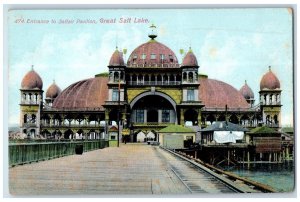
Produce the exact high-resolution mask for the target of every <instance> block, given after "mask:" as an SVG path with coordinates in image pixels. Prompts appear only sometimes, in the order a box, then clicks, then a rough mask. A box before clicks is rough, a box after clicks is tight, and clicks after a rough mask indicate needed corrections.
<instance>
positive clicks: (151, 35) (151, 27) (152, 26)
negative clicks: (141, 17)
mask: <svg viewBox="0 0 300 202" xmlns="http://www.w3.org/2000/svg"><path fill="white" fill-rule="evenodd" d="M149 28H150V30H151V31H150V33H149V34H148V37H149V38H151V40H154V39H155V38H156V37H157V31H156V26H155V25H154V24H152V25H151V26H150V27H149Z"/></svg>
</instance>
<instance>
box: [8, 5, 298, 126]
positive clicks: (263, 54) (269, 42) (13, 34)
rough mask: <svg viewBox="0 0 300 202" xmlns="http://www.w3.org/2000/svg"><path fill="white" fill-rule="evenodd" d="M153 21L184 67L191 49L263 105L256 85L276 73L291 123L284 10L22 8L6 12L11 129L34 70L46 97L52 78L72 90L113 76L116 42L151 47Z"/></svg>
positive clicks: (207, 70) (287, 13)
mask: <svg viewBox="0 0 300 202" xmlns="http://www.w3.org/2000/svg"><path fill="white" fill-rule="evenodd" d="M135 17H136V18H144V19H148V20H149V22H150V23H155V25H157V27H158V37H157V40H158V41H160V42H162V43H164V44H165V45H167V46H168V47H170V48H171V49H172V50H173V51H174V52H175V54H176V55H177V58H178V59H179V61H181V55H180V54H179V49H181V48H183V49H185V50H188V48H189V46H191V47H192V49H193V51H194V53H195V55H196V57H197V59H198V64H199V65H200V68H199V72H200V73H203V74H207V75H208V77H209V78H214V79H218V80H222V81H225V82H227V83H229V84H231V85H232V86H234V87H235V88H237V89H240V88H241V86H242V85H243V84H244V82H245V80H247V83H248V85H249V86H250V87H251V88H252V90H253V92H254V94H255V99H256V104H257V103H258V91H259V83H260V80H261V77H262V76H263V74H265V73H266V72H267V71H268V66H269V65H271V66H272V71H273V72H274V73H275V74H276V75H277V77H278V79H279V80H280V82H281V89H282V90H283V91H282V104H283V107H282V117H281V118H282V124H283V125H292V124H293V92H292V90H293V83H292V78H293V72H292V70H293V66H292V65H293V63H292V61H293V58H292V53H293V52H292V48H293V42H292V15H291V10H289V9H286V8H272V9H263V8H256V9H177V10H176V9H173V10H171V9H169V10H168V9H158V10H150V9H127V10H124V9H123V10H122V9H114V10H109V9H103V10H19V11H10V12H9V22H8V24H9V29H8V40H9V42H8V48H9V50H8V51H9V52H8V64H9V75H8V76H9V84H8V87H9V91H8V95H9V106H8V107H9V112H8V115H9V124H17V123H19V101H20V100H19V99H20V92H19V88H20V86H21V81H22V78H23V77H24V75H25V74H26V73H27V72H28V71H29V70H30V69H31V65H32V64H33V65H34V69H35V70H36V71H37V72H38V73H39V75H40V76H41V77H42V79H43V83H44V87H43V89H44V91H45V92H46V90H47V88H48V87H49V86H50V85H51V84H52V82H53V79H55V81H56V83H57V84H58V85H59V86H60V87H61V88H62V89H65V88H66V87H68V86H69V85H70V84H72V83H74V82H76V81H78V80H82V79H86V78H90V77H93V76H94V75H95V74H97V73H101V72H106V71H108V69H107V65H108V62H109V59H110V56H111V54H112V53H113V51H114V50H115V46H116V44H117V45H118V47H119V48H120V49H123V48H127V50H128V53H127V57H128V56H129V55H130V53H131V51H133V50H134V48H136V47H137V46H138V45H140V44H142V43H144V42H146V41H148V37H147V35H148V32H149V29H148V27H149V25H150V24H149V23H133V19H134V18H135ZM101 18H105V19H110V18H116V20H117V21H118V19H120V18H132V21H131V23H127V24H122V23H118V22H116V23H112V24H100V23H97V24H76V23H74V24H58V23H56V24H36V23H35V24H34V23H33V24H31V23H15V21H16V20H17V19H24V20H25V22H26V21H27V19H31V20H50V21H51V20H52V19H54V20H56V21H57V22H58V21H59V20H60V19H64V20H65V19H69V20H75V21H76V20H77V19H81V20H86V19H90V20H96V21H98V20H99V19H101Z"/></svg>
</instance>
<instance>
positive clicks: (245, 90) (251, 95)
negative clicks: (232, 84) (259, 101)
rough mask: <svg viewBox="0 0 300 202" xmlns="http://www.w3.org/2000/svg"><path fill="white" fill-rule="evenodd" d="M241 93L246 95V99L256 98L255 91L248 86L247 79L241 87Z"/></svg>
mask: <svg viewBox="0 0 300 202" xmlns="http://www.w3.org/2000/svg"><path fill="white" fill-rule="evenodd" d="M240 93H241V94H242V95H243V96H244V98H245V99H246V100H248V99H253V98H254V93H253V91H252V90H251V88H250V87H249V86H248V84H247V81H245V84H244V85H243V87H242V88H241V89H240Z"/></svg>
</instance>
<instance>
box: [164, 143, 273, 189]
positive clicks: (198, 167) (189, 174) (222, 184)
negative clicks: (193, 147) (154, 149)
mask: <svg viewBox="0 0 300 202" xmlns="http://www.w3.org/2000/svg"><path fill="white" fill-rule="evenodd" d="M160 148H161V149H163V150H164V151H167V152H168V153H170V154H171V155H173V156H174V157H175V158H176V161H177V162H181V164H179V163H177V164H174V163H172V162H170V169H171V170H172V171H173V172H174V174H175V175H176V176H177V177H178V179H179V180H180V181H181V182H182V183H183V184H184V185H185V186H186V188H187V189H188V190H189V192H190V193H272V192H276V190H274V189H273V188H271V187H269V186H267V185H264V184H261V183H258V182H255V181H252V180H249V179H246V178H242V177H240V176H237V175H235V174H233V173H230V172H226V171H223V170H221V169H218V168H215V167H214V166H212V165H209V164H205V163H204V162H202V161H201V160H199V159H195V158H193V157H191V156H188V155H186V154H184V153H181V152H175V151H172V150H170V149H167V148H164V147H160ZM166 160H168V159H166ZM183 164H185V166H183ZM186 165H188V167H189V168H190V170H188V168H187V167H186ZM193 170H194V171H196V172H194V171H193Z"/></svg>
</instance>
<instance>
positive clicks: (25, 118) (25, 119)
mask: <svg viewBox="0 0 300 202" xmlns="http://www.w3.org/2000/svg"><path fill="white" fill-rule="evenodd" d="M27 118H28V117H27V114H24V123H27Z"/></svg>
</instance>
